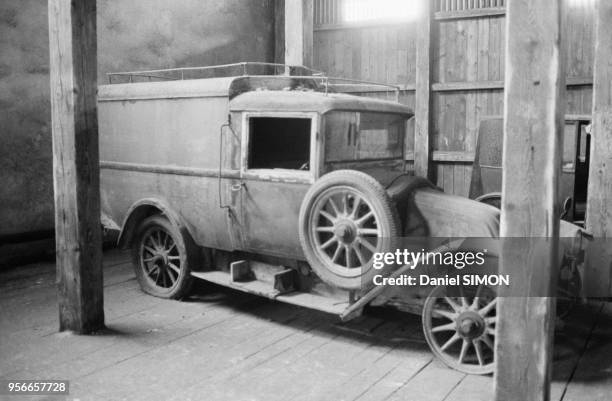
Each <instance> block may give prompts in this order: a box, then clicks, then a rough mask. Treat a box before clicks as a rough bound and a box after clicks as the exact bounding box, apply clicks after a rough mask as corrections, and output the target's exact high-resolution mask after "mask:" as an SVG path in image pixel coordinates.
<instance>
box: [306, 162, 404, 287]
mask: <svg viewBox="0 0 612 401" xmlns="http://www.w3.org/2000/svg"><path fill="white" fill-rule="evenodd" d="M399 227H400V224H399V218H398V216H397V210H396V209H395V205H394V204H393V203H392V201H391V199H390V198H389V196H388V195H387V193H386V191H385V189H384V187H383V186H382V185H381V184H380V183H379V182H378V181H376V180H375V179H374V178H372V177H371V176H369V175H367V174H365V173H362V172H359V171H353V170H338V171H334V172H332V173H329V174H327V175H325V176H323V177H322V178H321V179H320V180H318V181H317V182H315V183H314V185H313V186H312V187H311V188H310V189H309V190H308V192H307V193H306V196H305V198H304V201H303V202H302V206H301V208H300V220H299V235H300V243H301V245H302V249H303V251H304V255H305V256H306V259H307V260H308V262H309V263H310V266H311V268H312V269H313V270H314V272H315V273H316V274H317V275H318V276H319V277H320V278H321V279H322V280H323V281H325V282H327V283H328V284H332V285H334V286H337V287H340V288H344V289H353V290H354V289H360V288H362V285H363V284H366V285H367V284H369V283H370V282H371V279H372V277H373V276H374V274H376V270H375V269H374V268H373V266H372V265H373V258H374V253H376V252H388V251H394V249H393V248H394V244H395V241H396V239H397V236H398V233H399Z"/></svg>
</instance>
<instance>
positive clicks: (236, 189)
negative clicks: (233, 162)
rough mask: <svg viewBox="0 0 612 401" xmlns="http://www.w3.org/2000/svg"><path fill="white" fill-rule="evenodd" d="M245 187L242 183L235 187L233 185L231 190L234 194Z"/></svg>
mask: <svg viewBox="0 0 612 401" xmlns="http://www.w3.org/2000/svg"><path fill="white" fill-rule="evenodd" d="M243 186H244V184H243V183H242V182H241V183H239V184H234V185H232V186H231V187H230V189H231V190H232V191H233V192H236V191H240V190H241V189H242V187H243Z"/></svg>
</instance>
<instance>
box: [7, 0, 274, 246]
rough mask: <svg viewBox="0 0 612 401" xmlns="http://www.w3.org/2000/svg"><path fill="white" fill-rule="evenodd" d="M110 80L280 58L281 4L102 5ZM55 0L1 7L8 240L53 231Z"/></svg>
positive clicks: (109, 0)
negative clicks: (277, 8) (51, 6)
mask: <svg viewBox="0 0 612 401" xmlns="http://www.w3.org/2000/svg"><path fill="white" fill-rule="evenodd" d="M97 5H98V77H99V79H98V82H99V83H100V84H102V83H105V82H106V73H108V72H113V71H126V70H127V71H130V70H138V69H141V70H142V69H153V68H170V67H177V66H181V67H186V66H200V65H211V64H221V63H230V62H238V61H273V60H274V1H273V0H254V1H251V0H249V1H242V0H224V1H217V0H204V1H202V0H183V1H180V2H168V1H164V0H133V1H121V0H98V4H97ZM48 41H49V35H48V24H47V1H46V0H19V1H16V0H2V1H0V48H2V52H0V183H1V184H2V185H0V205H1V206H0V236H11V235H14V234H22V233H27V232H34V231H45V230H52V229H53V178H52V151H51V132H50V103H49V67H48V64H49V44H48Z"/></svg>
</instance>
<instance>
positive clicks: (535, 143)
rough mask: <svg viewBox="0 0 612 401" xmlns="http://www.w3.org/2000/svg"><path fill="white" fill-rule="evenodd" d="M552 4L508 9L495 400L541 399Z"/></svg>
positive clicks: (560, 106)
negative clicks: (502, 279)
mask: <svg viewBox="0 0 612 401" xmlns="http://www.w3.org/2000/svg"><path fill="white" fill-rule="evenodd" d="M561 3H562V0H554V1H553V0H533V1H526V0H522V1H521V0H513V1H510V2H508V11H507V16H506V18H507V21H506V24H507V27H506V32H507V33H508V34H507V35H506V69H505V71H506V77H505V81H506V90H505V92H504V103H505V108H504V150H503V179H502V212H501V229H500V236H501V237H502V238H504V240H502V248H501V249H502V251H501V258H500V274H502V275H503V274H508V275H510V277H511V284H510V286H508V287H502V289H500V291H499V295H500V297H499V298H498V299H499V300H498V320H497V324H496V330H497V333H496V343H495V349H496V357H495V367H496V373H495V399H496V400H498V401H502V400H503V401H514V400H515V401H524V400H530V401H540V400H548V399H549V395H550V374H551V365H552V335H553V329H554V319H555V298H552V297H550V295H551V294H552V289H553V288H555V286H556V279H557V269H558V256H557V250H558V242H559V239H558V235H559V205H558V196H557V193H558V187H559V175H560V171H561V155H562V149H563V148H562V140H563V124H564V121H563V112H564V108H565V97H564V96H565V94H564V91H565V74H564V71H563V62H562V59H563V58H562V56H561V54H560V52H561V51H562V49H561V47H560V43H561V38H560V35H561V32H560V25H561ZM513 238H514V239H513ZM530 238H531V239H530ZM536 238H537V239H536Z"/></svg>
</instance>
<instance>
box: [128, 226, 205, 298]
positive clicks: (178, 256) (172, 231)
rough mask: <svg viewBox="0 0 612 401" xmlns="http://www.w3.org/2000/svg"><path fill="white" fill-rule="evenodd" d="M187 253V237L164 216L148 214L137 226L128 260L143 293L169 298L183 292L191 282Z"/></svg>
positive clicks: (182, 294) (180, 296) (186, 292)
mask: <svg viewBox="0 0 612 401" xmlns="http://www.w3.org/2000/svg"><path fill="white" fill-rule="evenodd" d="M188 255H192V253H191V252H189V249H188V245H187V241H185V239H184V238H183V236H182V235H181V233H180V232H179V230H178V228H177V227H175V226H174V225H173V224H172V223H170V221H168V219H166V218H165V217H163V216H161V215H155V216H151V217H149V218H147V219H145V220H143V221H142V223H141V224H140V225H139V226H138V229H137V231H136V237H135V241H134V243H133V246H132V260H133V264H134V270H135V272H136V278H137V279H138V283H139V284H140V287H141V288H142V290H143V291H144V292H146V293H147V294H150V295H153V296H156V297H160V298H171V299H179V298H182V297H184V296H185V295H187V294H188V293H189V290H190V289H191V285H192V282H193V279H192V277H191V266H190V263H189V257H188Z"/></svg>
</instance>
